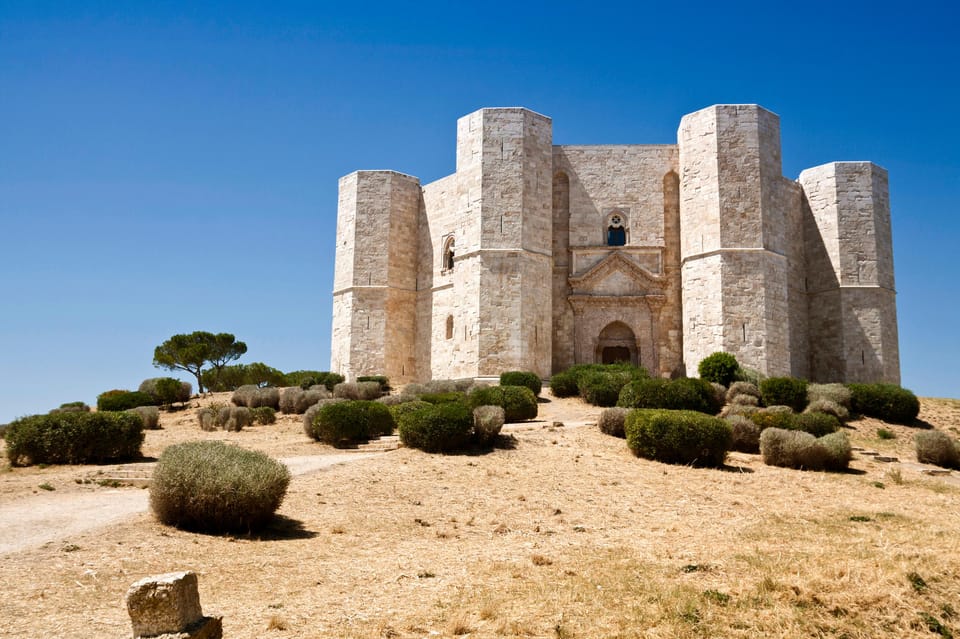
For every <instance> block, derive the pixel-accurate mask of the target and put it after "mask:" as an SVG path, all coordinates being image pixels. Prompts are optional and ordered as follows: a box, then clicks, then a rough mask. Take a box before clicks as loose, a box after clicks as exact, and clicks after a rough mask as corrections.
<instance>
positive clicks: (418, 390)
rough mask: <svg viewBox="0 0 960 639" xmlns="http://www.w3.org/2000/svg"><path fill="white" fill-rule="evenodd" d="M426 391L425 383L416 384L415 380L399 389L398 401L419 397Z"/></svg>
mask: <svg viewBox="0 0 960 639" xmlns="http://www.w3.org/2000/svg"><path fill="white" fill-rule="evenodd" d="M426 392H428V391H427V386H426V384H417V383H416V382H411V383H410V384H407V385H406V386H404V387H403V390H402V391H400V401H401V402H412V401H415V400H417V399H420V396H421V395H423V394H424V393H426Z"/></svg>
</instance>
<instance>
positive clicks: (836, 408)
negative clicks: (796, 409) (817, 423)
mask: <svg viewBox="0 0 960 639" xmlns="http://www.w3.org/2000/svg"><path fill="white" fill-rule="evenodd" d="M808 396H809V394H808ZM803 412H804V413H823V414H826V415H833V416H834V417H836V418H837V419H838V420H840V422H841V423H843V422H845V421H847V420H848V419H850V411H848V410H847V409H846V408H844V407H843V405H841V404H838V403H836V402H834V401H831V400H829V399H815V400H813V401H812V402H810V403H809V404H807V407H806V409H804V411H803Z"/></svg>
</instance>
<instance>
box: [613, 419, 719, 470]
mask: <svg viewBox="0 0 960 639" xmlns="http://www.w3.org/2000/svg"><path fill="white" fill-rule="evenodd" d="M624 431H625V433H626V436H627V446H628V447H629V448H630V450H631V451H633V454H634V455H637V456H638V457H645V458H647V459H654V460H656V461H661V462H665V463H668V464H689V465H693V466H722V465H723V462H724V460H725V459H726V457H727V451H728V450H730V445H731V442H732V438H733V435H732V431H731V428H730V425H729V424H728V423H726V422H725V421H723V420H722V419H720V418H718V417H711V416H710V415H705V414H703V413H699V412H696V411H689V410H653V409H637V410H632V411H630V414H629V415H627V420H626V423H625V424H624Z"/></svg>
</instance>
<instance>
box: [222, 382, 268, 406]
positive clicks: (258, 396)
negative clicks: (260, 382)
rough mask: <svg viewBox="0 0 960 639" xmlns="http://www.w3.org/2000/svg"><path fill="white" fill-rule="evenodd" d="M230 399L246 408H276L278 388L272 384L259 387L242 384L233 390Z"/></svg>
mask: <svg viewBox="0 0 960 639" xmlns="http://www.w3.org/2000/svg"><path fill="white" fill-rule="evenodd" d="M230 401H231V402H233V403H234V404H236V405H237V406H246V407H247V408H260V407H261V406H264V407H270V408H272V409H274V410H276V409H278V408H280V389H278V388H274V387H272V386H267V387H265V388H260V387H259V386H256V385H254V384H244V385H243V386H241V387H240V388H238V389H237V390H235V391H233V397H231V398H230Z"/></svg>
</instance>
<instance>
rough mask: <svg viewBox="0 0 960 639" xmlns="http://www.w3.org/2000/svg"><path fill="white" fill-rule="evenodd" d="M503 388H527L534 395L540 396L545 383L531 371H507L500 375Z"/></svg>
mask: <svg viewBox="0 0 960 639" xmlns="http://www.w3.org/2000/svg"><path fill="white" fill-rule="evenodd" d="M500 385H501V386H526V387H527V388H529V389H530V390H531V391H533V394H534V395H539V394H540V391H541V390H543V382H542V381H541V379H540V376H539V375H537V374H536V373H532V372H530V371H507V372H505V373H500Z"/></svg>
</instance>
